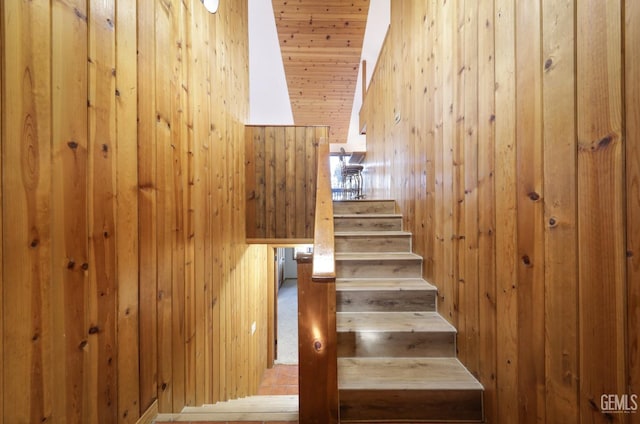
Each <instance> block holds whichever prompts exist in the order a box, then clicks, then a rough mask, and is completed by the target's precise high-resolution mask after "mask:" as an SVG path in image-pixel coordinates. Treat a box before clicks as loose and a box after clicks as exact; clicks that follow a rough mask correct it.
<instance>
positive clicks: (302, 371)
mask: <svg viewBox="0 0 640 424" xmlns="http://www.w3.org/2000/svg"><path fill="white" fill-rule="evenodd" d="M312 268H313V265H312V263H311V260H310V258H309V259H306V260H305V259H301V258H299V259H298V281H299V282H300V283H299V284H300V287H299V288H298V305H299V307H298V338H299V340H298V355H299V358H300V364H299V370H298V374H299V381H300V383H299V392H300V393H299V396H300V400H299V404H300V418H299V419H300V421H303V422H308V423H318V424H320V423H337V422H339V418H338V377H337V371H338V363H337V351H336V349H337V342H336V314H335V310H336V297H335V279H334V280H332V281H325V282H321V283H320V282H314V281H312Z"/></svg>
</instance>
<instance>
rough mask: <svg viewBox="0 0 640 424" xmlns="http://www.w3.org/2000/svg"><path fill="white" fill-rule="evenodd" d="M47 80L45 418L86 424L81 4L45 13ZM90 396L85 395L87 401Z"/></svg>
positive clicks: (84, 78)
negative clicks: (50, 334) (48, 353)
mask: <svg viewBox="0 0 640 424" xmlns="http://www.w3.org/2000/svg"><path fill="white" fill-rule="evenodd" d="M51 14H52V16H51V19H52V20H51V22H52V28H51V32H52V34H56V37H54V38H53V39H52V40H51V43H52V45H51V49H52V50H51V51H52V54H51V57H52V64H51V81H52V136H53V138H52V149H53V151H52V158H53V160H52V165H51V166H52V179H51V183H52V198H54V199H56V202H54V203H53V204H52V208H51V223H52V253H53V254H52V287H53V303H54V304H55V307H56V309H58V310H61V311H63V312H62V313H57V314H53V326H54V332H55V333H56V334H57V335H58V336H59V335H62V334H64V338H62V337H57V338H56V340H55V342H54V346H53V352H52V353H53V361H54V362H56V363H57V364H58V366H56V367H55V368H54V371H53V373H54V380H55V381H57V382H58V384H59V386H58V388H57V389H56V390H55V391H54V392H53V395H54V397H53V405H54V410H53V414H54V416H56V417H57V418H58V419H60V420H61V421H65V422H82V421H90V419H91V417H90V416H89V415H88V414H89V412H90V408H93V405H91V403H92V402H95V401H97V398H96V397H95V396H96V393H95V392H91V391H90V389H91V388H90V387H89V383H90V379H89V377H90V372H91V367H92V366H97V364H95V363H93V364H92V363H90V362H89V361H88V359H89V358H90V357H91V356H89V353H90V352H89V351H88V342H89V340H88V338H89V337H92V338H95V334H96V332H95V331H92V333H91V334H90V333H89V329H90V328H92V327H93V326H92V325H91V323H90V317H89V316H88V310H87V305H88V301H89V297H88V296H89V292H88V290H87V287H88V273H87V270H88V269H89V267H90V266H91V264H90V263H89V252H88V246H87V242H88V223H87V206H88V198H87V197H88V196H87V195H88V193H87V181H88V175H87V173H88V169H87V161H88V140H87V138H88V131H87V57H88V56H87V7H86V2H85V1H84V0H77V1H72V2H69V3H67V2H62V1H55V2H53V3H52V11H51ZM91 395H93V396H91Z"/></svg>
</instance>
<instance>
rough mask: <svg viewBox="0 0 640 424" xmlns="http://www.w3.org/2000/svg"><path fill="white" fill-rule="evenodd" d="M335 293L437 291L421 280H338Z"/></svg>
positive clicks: (431, 285)
mask: <svg viewBox="0 0 640 424" xmlns="http://www.w3.org/2000/svg"><path fill="white" fill-rule="evenodd" d="M336 290H337V291H372V290H379V291H405V290H406V291H409V290H414V291H415V290H434V291H435V290H437V288H436V287H435V286H434V285H433V284H430V283H429V282H427V281H425V280H423V279H421V278H378V279H376V278H338V279H336Z"/></svg>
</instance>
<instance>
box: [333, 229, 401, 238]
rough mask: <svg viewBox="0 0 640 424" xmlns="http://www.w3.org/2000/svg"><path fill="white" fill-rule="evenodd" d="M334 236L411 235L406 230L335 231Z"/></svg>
mask: <svg viewBox="0 0 640 424" xmlns="http://www.w3.org/2000/svg"><path fill="white" fill-rule="evenodd" d="M334 235H335V236H336V237H374V236H375V237H411V233H409V232H407V231H394V230H391V231H384V230H382V231H375V230H366V231H335V232H334Z"/></svg>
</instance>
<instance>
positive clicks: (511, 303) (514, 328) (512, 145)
mask: <svg viewBox="0 0 640 424" xmlns="http://www.w3.org/2000/svg"><path fill="white" fill-rule="evenodd" d="M515 13H516V11H515V5H514V4H513V3H512V2H508V1H500V0H498V1H496V3H495V56H496V62H495V81H496V91H495V102H496V103H495V104H496V118H495V119H496V126H495V131H496V132H495V136H496V138H495V161H496V163H495V164H496V170H495V196H496V197H495V204H496V206H495V208H496V211H495V212H496V217H498V219H499V220H500V226H499V227H496V286H497V297H496V311H497V322H498V323H499V325H498V328H497V330H498V331H497V335H496V336H497V344H498V346H499V347H500V349H498V351H497V355H496V356H497V357H496V360H497V366H496V370H497V375H496V378H497V380H498V392H497V397H498V416H499V417H500V419H501V420H504V421H506V422H517V421H518V413H519V411H518V410H517V409H516V408H513V405H517V404H518V389H517V388H518V374H517V373H518V360H519V358H518V302H517V300H518V281H517V243H518V240H517V238H518V234H517V210H516V207H517V199H516V183H517V182H516V178H517V177H516V167H517V161H516V114H515V110H514V106H515V102H516V97H515V96H516V80H515V72H516V52H515V48H516V44H515V42H516V40H515V35H516V34H515V25H514V23H515V19H516V15H515Z"/></svg>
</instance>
